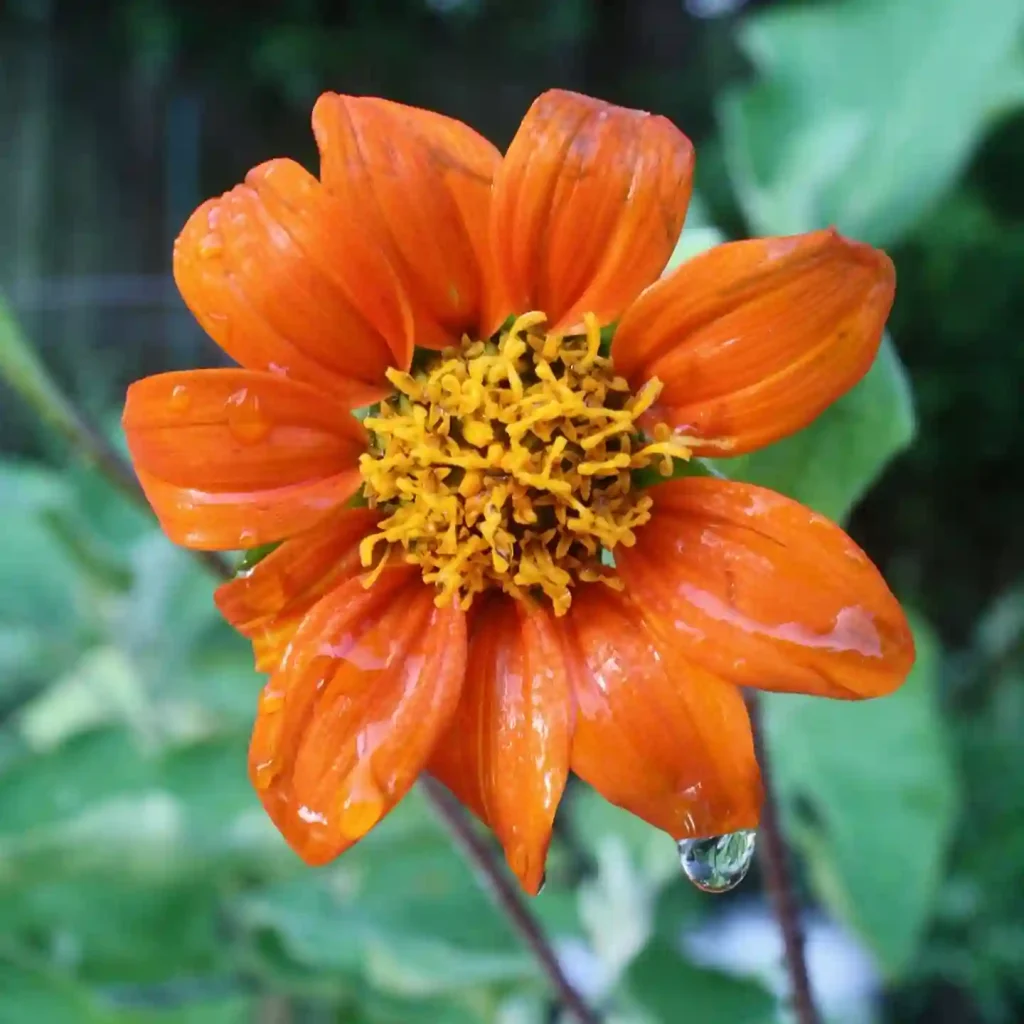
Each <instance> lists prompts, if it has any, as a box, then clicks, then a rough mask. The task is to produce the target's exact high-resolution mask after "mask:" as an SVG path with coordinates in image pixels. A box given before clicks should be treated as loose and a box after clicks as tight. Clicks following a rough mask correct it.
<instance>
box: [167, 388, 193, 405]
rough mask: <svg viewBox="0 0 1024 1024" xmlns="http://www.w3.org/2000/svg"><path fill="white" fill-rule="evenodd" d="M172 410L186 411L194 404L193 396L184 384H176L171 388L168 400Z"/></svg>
mask: <svg viewBox="0 0 1024 1024" xmlns="http://www.w3.org/2000/svg"><path fill="white" fill-rule="evenodd" d="M167 404H168V406H170V409H171V412H184V411H185V410H186V409H187V408H188V407H189V406H190V405H191V404H192V396H191V395H190V394H189V393H188V388H187V387H185V385H184V384H175V385H174V387H173V388H171V397H170V398H169V399H168V401H167Z"/></svg>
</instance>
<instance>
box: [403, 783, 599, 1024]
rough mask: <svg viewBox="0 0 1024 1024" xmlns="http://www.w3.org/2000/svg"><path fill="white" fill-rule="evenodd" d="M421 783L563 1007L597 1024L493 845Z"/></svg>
mask: <svg viewBox="0 0 1024 1024" xmlns="http://www.w3.org/2000/svg"><path fill="white" fill-rule="evenodd" d="M420 785H421V786H422V788H423V791H424V793H426V795H427V799H428V800H430V802H431V804H433V807H434V810H435V812H436V813H437V816H438V817H439V818H440V819H441V821H443V822H444V824H445V826H446V827H447V829H448V831H449V832H450V833H451V835H452V838H453V839H454V840H455V842H456V844H457V845H458V846H460V847H461V848H462V852H463V853H464V854H465V855H466V859H467V860H468V861H470V862H471V863H472V864H473V866H474V867H475V868H476V869H477V872H478V874H479V876H480V881H481V884H482V885H484V886H485V887H486V888H487V890H488V891H489V892H490V894H491V898H492V899H493V900H494V902H495V903H496V904H497V906H498V909H499V910H501V912H502V913H503V914H504V915H505V917H506V918H508V921H509V923H510V924H511V925H512V927H513V928H514V929H515V930H516V932H517V933H518V934H519V937H520V938H521V939H522V940H523V943H524V944H525V945H526V947H527V948H528V949H529V950H530V952H531V953H532V954H533V955H534V957H535V959H536V960H537V963H538V964H539V965H540V968H541V970H542V971H543V972H544V974H545V975H546V976H547V979H548V981H549V982H550V983H551V987H552V988H553V989H554V990H555V992H556V993H557V994H558V997H559V999H560V1000H561V1002H562V1006H563V1008H564V1010H565V1011H566V1012H567V1013H568V1014H569V1015H570V1016H571V1017H572V1018H573V1020H575V1021H576V1022H577V1024H600V1021H601V1018H600V1017H599V1016H598V1015H597V1013H596V1012H595V1011H594V1010H592V1009H591V1008H590V1007H589V1006H587V1004H586V1003H585V1002H584V1001H583V997H582V996H581V995H580V994H579V992H577V991H576V989H575V988H574V987H573V985H572V983H571V982H570V981H569V979H568V978H567V977H566V976H565V972H564V971H563V970H562V965H561V964H560V963H559V962H558V957H557V956H555V952H554V950H553V949H552V948H551V944H550V942H549V941H548V938H547V936H546V935H545V934H544V931H543V929H542V928H541V926H540V923H539V922H538V921H537V918H536V917H535V916H534V915H533V913H532V912H531V910H530V908H529V907H528V906H527V905H526V901H525V900H524V899H523V896H522V893H521V892H520V891H519V889H518V888H517V886H516V884H515V882H513V881H512V880H511V878H510V877H509V875H508V873H507V872H506V871H505V870H504V869H503V868H502V867H501V866H500V865H499V864H498V862H497V858H496V856H495V854H494V851H493V849H492V848H491V847H490V846H489V845H488V844H487V843H486V842H485V841H484V840H483V838H482V837H481V836H480V835H479V834H478V833H477V831H476V830H475V829H474V828H473V824H472V822H470V820H469V817H468V816H467V814H466V812H465V811H464V810H463V809H462V806H461V805H460V804H459V803H458V801H457V800H456V799H455V798H454V797H453V796H452V795H451V794H450V793H449V792H448V791H447V790H446V789H445V788H444V786H442V785H441V784H440V783H439V782H437V781H436V780H434V779H432V778H430V777H429V776H426V775H424V776H423V777H422V778H421V780H420Z"/></svg>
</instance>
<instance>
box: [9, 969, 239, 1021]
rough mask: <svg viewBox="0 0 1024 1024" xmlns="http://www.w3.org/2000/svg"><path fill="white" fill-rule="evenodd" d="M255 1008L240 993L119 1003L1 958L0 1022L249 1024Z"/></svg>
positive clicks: (54, 975) (52, 974)
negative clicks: (150, 1004)
mask: <svg viewBox="0 0 1024 1024" xmlns="http://www.w3.org/2000/svg"><path fill="white" fill-rule="evenodd" d="M254 1011H255V1006H254V1001H253V1000H252V999H251V998H249V997H244V996H235V997H228V998H219V999H204V1000H200V1001H195V1002H191V1001H190V1002H183V1003H181V1004H178V1005H175V1006H171V1007H167V1008H161V1009H148V1008H147V1009H138V1008H135V1007H132V1006H120V1005H117V1004H115V1003H113V1002H112V1001H110V1000H107V999H102V998H100V996H99V995H97V994H96V993H95V992H93V991H91V990H90V989H89V988H87V987H86V986H84V985H81V984H79V983H76V982H74V981H71V980H69V979H67V978H63V977H61V976H59V975H57V974H54V973H51V972H48V971H45V970H42V969H40V968H36V967H28V966H23V965H21V964H18V963H9V962H5V961H3V960H0V1024H29V1022H38V1024H247V1022H249V1021H251V1020H253V1019H254V1017H253V1014H254Z"/></svg>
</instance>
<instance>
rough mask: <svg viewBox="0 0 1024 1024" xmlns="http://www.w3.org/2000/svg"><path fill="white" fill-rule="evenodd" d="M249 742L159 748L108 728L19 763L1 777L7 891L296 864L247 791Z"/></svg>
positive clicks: (0, 850)
mask: <svg viewBox="0 0 1024 1024" xmlns="http://www.w3.org/2000/svg"><path fill="white" fill-rule="evenodd" d="M247 743H248V737H247V735H245V734H237V735H234V736H227V737H221V738H217V739H211V740H208V741H205V742H201V743H192V744H189V745H187V746H183V747H180V748H177V749H173V750H170V751H168V752H166V753H159V752H155V751H147V750H145V749H143V748H142V747H140V745H139V744H138V742H137V741H136V740H134V739H133V738H132V737H131V735H130V734H129V733H128V732H127V731H125V730H122V729H114V728H110V729H104V730H101V731H95V732H90V733H84V734H81V735H78V736H75V737H73V738H72V739H70V740H69V741H67V742H65V743H64V744H62V745H61V746H60V747H58V748H57V749H56V750H54V751H52V752H50V753H47V754H44V755H37V756H25V757H23V758H22V759H21V760H20V761H18V762H16V763H15V764H13V765H12V766H10V767H9V768H8V769H7V771H6V772H5V773H4V774H3V775H0V885H19V884H26V883H27V882H29V881H33V880H35V881H38V880H41V879H47V880H56V879H61V878H73V877H83V876H90V877H91V876H93V875H95V874H96V873H97V872H99V873H112V874H114V875H115V876H116V877H119V878H138V879H144V878H150V879H154V880H164V879H168V878H173V877H175V876H177V875H180V874H181V873H183V872H198V871H202V870H215V869H224V868H228V867H231V866H242V865H244V866H246V867H247V868H248V869H250V870H259V869H272V870H273V869H277V868H278V867H279V866H280V864H281V863H282V861H284V862H285V863H289V864H290V863H292V858H291V855H289V854H288V853H287V850H286V848H285V846H284V843H283V842H282V841H281V839H280V837H279V836H278V835H277V834H276V832H275V831H274V829H273V827H272V826H271V825H270V823H269V820H268V819H267V818H266V815H265V814H264V813H263V811H262V809H261V808H260V806H259V802H258V800H257V799H256V796H255V794H254V793H253V792H252V790H251V788H250V786H249V783H248V780H247V778H246V774H245V763H246V747H247ZM214 782H215V784H213V783H214Z"/></svg>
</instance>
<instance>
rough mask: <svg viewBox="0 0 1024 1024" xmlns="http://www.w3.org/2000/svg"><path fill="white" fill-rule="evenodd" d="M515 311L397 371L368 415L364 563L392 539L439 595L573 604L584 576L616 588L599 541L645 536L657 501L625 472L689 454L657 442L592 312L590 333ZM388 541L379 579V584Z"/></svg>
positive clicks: (642, 397)
mask: <svg viewBox="0 0 1024 1024" xmlns="http://www.w3.org/2000/svg"><path fill="white" fill-rule="evenodd" d="M545 321H546V317H545V316H544V314H543V313H540V312H532V313H526V314H524V315H523V316H520V317H519V318H518V319H516V320H515V322H514V323H513V324H512V325H511V326H510V327H509V328H508V329H507V330H505V331H503V332H502V333H501V334H500V335H498V336H497V338H495V339H493V340H491V341H488V342H484V341H474V340H471V339H469V338H463V341H462V344H461V345H460V346H459V347H458V348H453V349H448V350H446V351H445V352H443V353H441V354H440V356H438V358H437V360H436V361H435V362H434V364H433V365H431V366H429V367H428V368H427V369H425V370H423V371H421V372H420V373H418V374H416V375H415V376H414V375H412V374H409V373H404V372H402V371H399V370H389V371H388V379H389V380H390V381H391V383H392V384H393V385H394V387H395V389H396V394H395V395H394V396H393V397H392V398H391V399H389V400H388V401H386V402H384V403H383V404H382V405H381V408H380V413H379V414H378V415H376V416H373V417H368V418H367V419H365V420H364V421H363V423H364V426H365V427H366V428H367V429H368V430H369V431H370V432H371V435H372V437H373V446H372V449H371V451H370V452H369V453H368V454H366V455H364V456H363V457H362V459H361V460H360V466H359V468H360V471H361V473H362V476H363V480H364V484H365V492H366V497H367V500H368V501H369V503H370V505H371V506H373V507H382V508H383V509H385V510H386V511H387V512H388V513H389V514H388V515H387V516H386V517H385V518H384V519H382V520H381V522H380V524H379V528H378V532H377V533H374V534H372V535H371V536H369V537H367V538H366V539H365V540H364V541H363V543H362V545H361V546H360V558H361V559H362V562H363V564H364V565H366V566H370V565H373V564H374V559H375V557H377V554H378V549H379V547H380V545H381V544H382V543H383V545H384V547H385V548H387V549H388V550H389V551H393V552H394V553H395V554H396V555H400V556H401V557H404V559H405V560H406V561H408V562H412V563H415V564H417V565H419V566H420V567H421V568H422V571H423V578H424V579H425V580H426V581H427V582H428V583H433V584H435V585H436V586H437V588H438V596H437V602H438V604H444V603H446V602H448V601H451V600H453V599H454V600H458V601H459V603H460V604H461V605H462V607H464V608H465V607H468V606H469V605H470V603H471V602H472V600H473V598H474V596H475V595H476V594H478V593H480V592H481V591H483V590H486V589H487V588H489V587H500V588H501V589H502V590H504V591H505V592H506V593H509V594H511V595H513V596H514V597H524V596H525V595H527V594H528V593H530V592H536V593H543V594H545V595H546V596H547V597H548V599H549V600H550V601H551V604H552V607H553V609H554V611H555V613H556V614H558V615H561V614H564V613H565V612H566V611H567V610H568V608H569V605H570V603H571V601H572V592H571V588H572V587H573V586H575V585H576V584H577V583H580V582H584V583H589V582H602V583H605V584H607V585H609V586H613V587H618V586H621V584H620V582H619V580H618V579H617V578H616V577H615V575H614V572H613V571H612V570H609V569H608V568H607V567H606V566H604V565H603V564H602V562H601V555H602V552H603V551H611V550H613V549H614V548H615V547H616V546H617V545H619V544H624V545H626V546H627V547H628V546H631V545H632V544H634V543H635V542H636V537H635V534H634V530H635V529H636V528H637V527H638V526H642V525H643V524H644V523H646V522H647V520H648V519H650V514H651V498H650V496H648V495H644V494H640V493H637V492H636V491H634V490H632V488H631V476H630V474H631V471H632V470H634V469H639V468H641V467H643V466H647V465H648V464H650V463H653V462H657V465H658V468H659V470H660V471H661V472H662V473H663V474H664V475H666V476H667V475H669V474H670V473H671V472H672V458H673V457H676V458H683V459H688V458H689V457H690V449H689V448H688V447H687V446H686V443H685V442H686V440H687V439H685V438H679V437H677V436H675V435H673V434H672V433H671V431H670V430H669V429H668V428H667V427H665V426H663V425H660V426H659V427H658V428H657V429H656V430H655V431H654V438H653V441H651V442H650V443H648V442H647V441H646V440H645V439H644V438H643V437H642V435H641V434H640V431H639V428H638V426H637V419H638V418H639V417H640V416H641V415H642V414H643V413H644V412H646V411H647V410H648V409H649V408H650V407H651V405H652V404H653V403H654V401H655V400H656V399H657V397H658V393H659V392H660V391H661V384H660V383H659V382H658V381H657V380H651V381H648V382H647V383H646V384H645V385H644V386H643V387H642V388H641V389H640V391H638V392H637V393H636V394H635V395H634V394H631V393H630V390H629V385H628V384H627V383H626V381H625V380H624V379H623V378H621V377H618V376H616V375H615V372H614V369H613V367H612V363H611V360H610V359H609V358H607V357H605V356H602V355H601V354H600V346H601V330H600V325H599V324H598V321H597V318H596V317H594V316H593V315H592V314H588V315H587V316H585V317H584V333H583V334H578V335H568V336H563V335H560V334H554V333H547V332H545V331H544V330H543V326H544V324H545ZM386 558H387V552H384V557H383V558H382V559H381V562H380V563H379V564H378V566H377V569H376V570H375V571H374V572H373V573H371V574H370V576H369V577H368V579H367V582H368V583H369V582H371V581H372V578H375V576H376V574H377V572H378V571H379V568H380V565H382V564H383V561H384V560H385V559H386Z"/></svg>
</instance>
